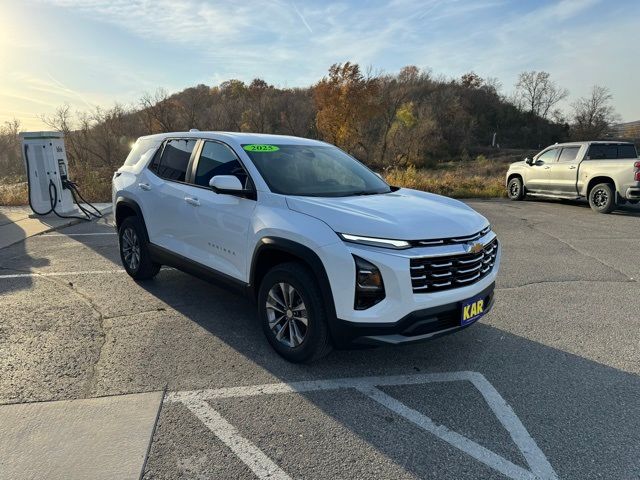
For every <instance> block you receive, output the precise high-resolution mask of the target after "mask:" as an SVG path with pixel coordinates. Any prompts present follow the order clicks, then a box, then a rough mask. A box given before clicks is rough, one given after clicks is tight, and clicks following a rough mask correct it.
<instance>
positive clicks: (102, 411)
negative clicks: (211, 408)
mask: <svg viewBox="0 0 640 480" xmlns="http://www.w3.org/2000/svg"><path fill="white" fill-rule="evenodd" d="M162 397H163V392H149V393H137V394H131V395H120V396H114V397H101V398H90V399H82V400H70V401H58V402H43V403H23V404H16V405H3V406H0V438H1V439H2V440H1V441H0V477H2V478H11V479H13V480H21V479H40V478H47V479H50V480H53V479H69V480H72V479H92V480H98V479H114V478H117V479H122V480H124V479H137V478H140V475H141V473H142V468H143V464H144V460H145V457H146V454H147V450H148V447H149V443H150V441H151V437H152V435H153V429H154V425H155V421H156V418H157V415H158V410H159V408H160V405H161V403H162Z"/></svg>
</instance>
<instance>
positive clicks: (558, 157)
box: [506, 141, 640, 213]
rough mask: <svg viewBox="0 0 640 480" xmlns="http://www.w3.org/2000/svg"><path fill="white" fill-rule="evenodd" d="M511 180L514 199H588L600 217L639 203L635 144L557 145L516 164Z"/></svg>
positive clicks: (510, 193)
mask: <svg viewBox="0 0 640 480" xmlns="http://www.w3.org/2000/svg"><path fill="white" fill-rule="evenodd" d="M506 180H507V181H506V184H507V194H508V196H509V198H510V199H511V200H523V199H524V198H525V197H526V196H527V195H531V196H539V197H549V198H564V199H581V198H586V199H588V200H589V205H591V208H592V209H593V210H595V211H596V212H600V213H610V212H612V211H613V210H615V209H616V207H617V206H618V205H623V204H625V203H627V202H629V203H638V201H639V200H640V161H638V153H637V151H636V147H635V145H634V144H632V143H625V142H606V141H604V142H571V143H556V144H555V145H551V146H550V147H547V148H545V149H544V150H542V151H541V152H540V153H538V154H537V155H536V156H534V157H533V158H527V159H525V160H524V161H522V162H515V163H512V164H511V165H510V167H509V171H508V172H507V179H506Z"/></svg>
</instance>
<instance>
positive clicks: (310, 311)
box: [258, 262, 331, 363]
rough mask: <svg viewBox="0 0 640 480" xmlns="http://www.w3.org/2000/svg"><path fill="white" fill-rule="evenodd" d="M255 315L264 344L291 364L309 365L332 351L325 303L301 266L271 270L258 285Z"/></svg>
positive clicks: (281, 265)
mask: <svg viewBox="0 0 640 480" xmlns="http://www.w3.org/2000/svg"><path fill="white" fill-rule="evenodd" d="M258 311H259V315H260V322H261V323H262V329H263V331H264V334H265V335H266V337H267V340H268V341H269V343H270V344H271V346H272V347H273V348H274V350H275V351H276V352H278V353H279V354H280V355H281V356H282V357H284V358H285V359H287V360H289V361H290V362H294V363H301V362H311V361H313V360H317V359H319V358H321V357H324V356H325V355H327V354H328V353H329V352H330V351H331V341H330V338H329V329H328V326H327V314H326V309H325V306H324V302H323V301H322V297H321V295H320V293H319V287H318V283H317V281H316V279H315V277H314V276H313V274H312V273H311V272H310V271H309V270H308V269H307V268H306V267H305V266H304V265H302V264H299V263H294V262H291V263H283V264H280V265H277V266H275V267H273V268H272V269H271V270H270V271H269V272H268V273H267V274H266V275H265V277H264V278H263V279H262V282H261V283H260V290H259V293H258Z"/></svg>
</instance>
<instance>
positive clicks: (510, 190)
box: [507, 177, 526, 201]
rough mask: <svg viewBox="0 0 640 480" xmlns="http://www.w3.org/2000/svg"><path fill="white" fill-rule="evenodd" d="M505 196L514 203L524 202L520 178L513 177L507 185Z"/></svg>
mask: <svg viewBox="0 0 640 480" xmlns="http://www.w3.org/2000/svg"><path fill="white" fill-rule="evenodd" d="M507 195H508V196H509V198H510V199H511V200H514V201H519V200H524V197H525V195H526V194H525V192H524V185H523V184H522V180H521V179H520V177H513V178H512V179H511V180H509V183H508V184H507Z"/></svg>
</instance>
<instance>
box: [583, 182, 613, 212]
mask: <svg viewBox="0 0 640 480" xmlns="http://www.w3.org/2000/svg"><path fill="white" fill-rule="evenodd" d="M589 205H590V206H591V208H592V209H593V210H595V211H596V212H598V213H611V212H613V211H614V210H615V209H616V206H617V205H616V197H615V190H614V188H613V187H612V185H610V184H609V183H599V184H598V185H596V186H595V187H593V188H592V189H591V191H590V192H589Z"/></svg>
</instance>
